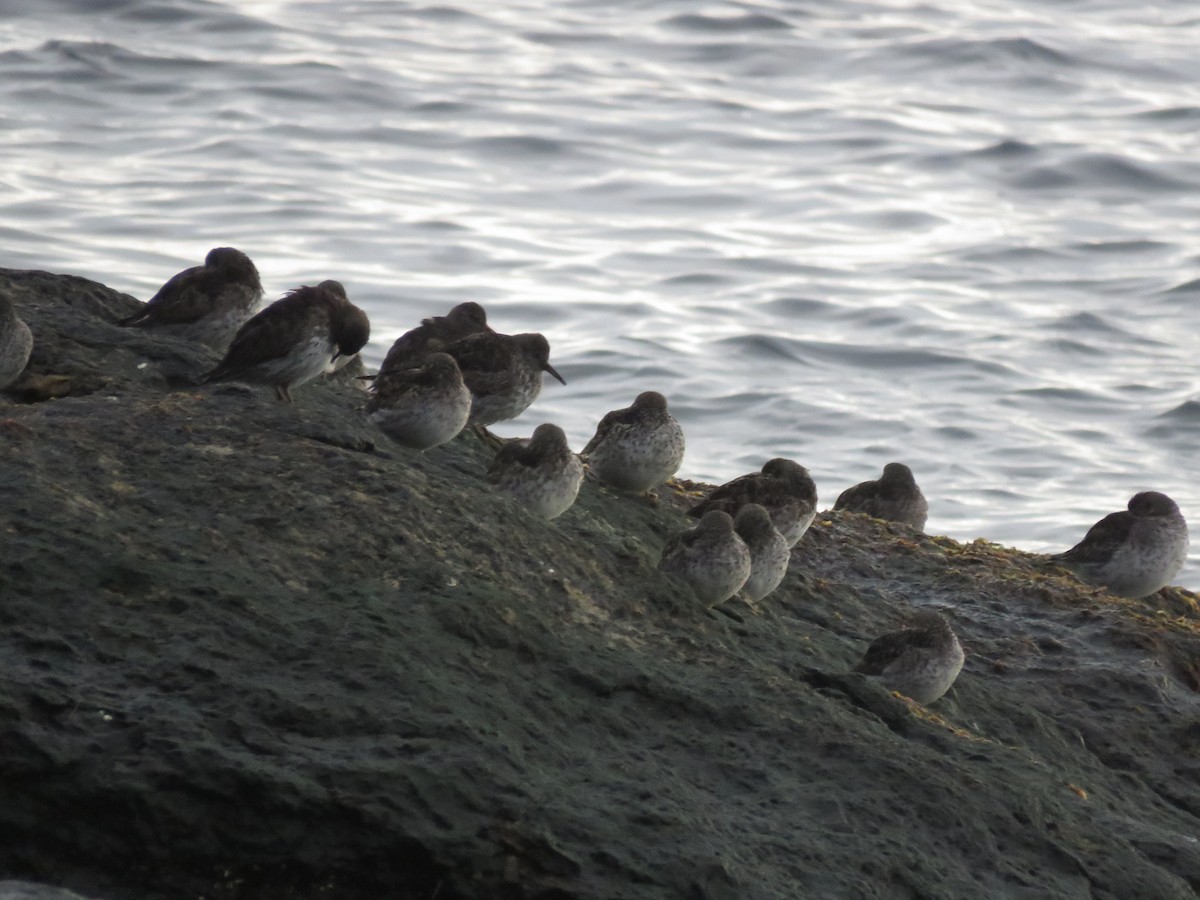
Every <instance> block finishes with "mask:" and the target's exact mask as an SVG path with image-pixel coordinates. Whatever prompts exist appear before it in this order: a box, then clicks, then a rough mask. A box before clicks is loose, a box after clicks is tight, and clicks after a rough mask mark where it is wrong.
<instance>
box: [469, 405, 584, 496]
mask: <svg viewBox="0 0 1200 900" xmlns="http://www.w3.org/2000/svg"><path fill="white" fill-rule="evenodd" d="M488 477H489V478H491V479H492V481H494V482H496V484H497V485H499V487H500V490H502V491H506V492H508V493H509V494H511V495H512V496H513V497H514V498H515V499H516V501H517V502H518V503H520V504H521V505H522V506H524V507H525V508H527V509H528V510H529V511H530V512H532V513H533V514H534V515H537V516H541V517H542V518H543V519H555V518H558V517H559V516H561V515H562V514H563V513H565V512H566V511H567V510H568V509H570V508H571V504H573V503H574V502H575V498H576V497H577V496H578V495H579V485H580V483H582V481H583V463H582V462H580V460H579V457H578V456H576V455H575V454H574V453H572V452H571V448H570V447H569V446H567V436H566V434H564V433H563V430H562V429H561V428H559V427H558V426H557V425H550V424H544V425H539V426H538V427H537V428H535V429H534V431H533V436H532V437H530V438H525V439H521V440H516V441H509V442H508V443H506V444H505V445H504V446H502V447H501V448H500V450H499V451H498V452H497V453H496V457H495V459H494V460H493V461H492V465H491V467H490V468H489V469H488Z"/></svg>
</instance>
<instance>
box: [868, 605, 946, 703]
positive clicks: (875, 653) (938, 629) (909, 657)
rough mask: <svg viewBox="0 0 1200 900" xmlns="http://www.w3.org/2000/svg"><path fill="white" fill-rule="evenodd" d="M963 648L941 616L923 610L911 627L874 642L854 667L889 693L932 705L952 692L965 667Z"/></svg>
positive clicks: (916, 616) (884, 635)
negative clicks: (879, 680) (871, 677)
mask: <svg viewBox="0 0 1200 900" xmlns="http://www.w3.org/2000/svg"><path fill="white" fill-rule="evenodd" d="M963 658H964V657H963V649H962V645H961V644H959V642H958V638H957V637H955V635H954V632H953V631H952V630H951V629H950V623H949V622H947V621H946V619H945V617H944V616H942V615H941V613H938V612H934V611H933V610H928V609H927V610H922V611H921V612H919V613H917V614H916V615H915V616H914V617H913V619H912V623H911V625H910V627H908V628H905V629H903V630H901V631H889V632H888V633H887V634H881V635H880V636H879V637H877V638H875V640H873V641H871V646H869V647H868V648H867V652H866V653H865V654H863V658H862V659H861V660H860V661H859V663H858V665H856V666H855V667H854V671H855V672H861V673H862V674H864V675H878V676H879V677H880V678H881V679H882V681H883V683H884V685H886V686H887V688H888V690H891V691H897V692H899V693H901V694H903V695H904V696H906V697H911V698H912V699H913V700H916V701H917V702H918V703H922V704H927V703H932V702H933V701H934V700H937V699H938V698H939V697H941V696H942V695H943V694H944V693H946V691H948V690H950V685H952V684H954V680H955V679H956V678H958V673H959V672H961V671H962V667H963Z"/></svg>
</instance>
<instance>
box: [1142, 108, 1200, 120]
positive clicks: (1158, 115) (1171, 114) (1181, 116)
mask: <svg viewBox="0 0 1200 900" xmlns="http://www.w3.org/2000/svg"><path fill="white" fill-rule="evenodd" d="M1131 118H1134V119H1149V120H1150V121H1152V122H1194V121H1196V120H1197V119H1200V106H1168V107H1163V108H1162V109H1148V110H1145V111H1144V112H1140V113H1134V114H1133V116H1132V117H1131Z"/></svg>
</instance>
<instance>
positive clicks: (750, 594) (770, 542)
mask: <svg viewBox="0 0 1200 900" xmlns="http://www.w3.org/2000/svg"><path fill="white" fill-rule="evenodd" d="M733 529H734V531H736V532H737V534H738V537H740V538H741V539H742V540H743V541H744V542H745V543H746V548H747V549H748V550H749V551H750V577H749V578H748V579H746V583H745V584H744V585H743V586H742V596H743V597H745V598H746V599H747V600H748V601H750V602H751V603H757V602H758V601H759V600H761V599H762V598H763V597H765V596H767V595H768V594H770V593H771V592H772V591H774V590H775V588H777V587H779V583H780V582H781V581H783V576H784V575H786V574H787V570H788V563H789V562H790V561H791V558H792V550H791V548H790V547H789V546H788V542H787V540H786V539H785V538H784V536H783V535H782V534H780V533H779V530H778V529H777V528H776V527H775V523H773V522H772V521H771V514H770V513H768V512H767V511H766V510H765V509H764V508H763V507H761V506H759V505H758V504H757V503H747V504H745V505H743V506H742V508H741V509H739V510H738V513H737V515H736V516H735V517H734V519H733Z"/></svg>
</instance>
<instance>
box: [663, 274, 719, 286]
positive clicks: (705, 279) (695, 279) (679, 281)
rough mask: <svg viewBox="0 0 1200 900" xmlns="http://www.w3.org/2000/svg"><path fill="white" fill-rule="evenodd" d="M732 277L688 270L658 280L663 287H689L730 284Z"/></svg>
mask: <svg viewBox="0 0 1200 900" xmlns="http://www.w3.org/2000/svg"><path fill="white" fill-rule="evenodd" d="M732 282H733V279H731V278H729V277H727V276H725V275H717V274H716V273H714V272H689V273H687V274H686V275H673V276H672V277H670V278H664V279H662V280H661V281H659V282H658V284H659V286H660V287H665V288H690V287H724V286H726V285H729V284H732Z"/></svg>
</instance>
